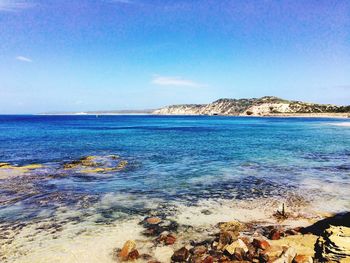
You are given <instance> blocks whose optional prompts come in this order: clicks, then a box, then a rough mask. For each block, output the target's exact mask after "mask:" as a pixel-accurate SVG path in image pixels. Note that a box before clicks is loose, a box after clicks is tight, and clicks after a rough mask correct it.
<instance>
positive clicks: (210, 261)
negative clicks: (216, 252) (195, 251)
mask: <svg viewBox="0 0 350 263" xmlns="http://www.w3.org/2000/svg"><path fill="white" fill-rule="evenodd" d="M213 262H214V258H213V257H212V256H207V257H206V258H205V259H203V260H202V263H213Z"/></svg>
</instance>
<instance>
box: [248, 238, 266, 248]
mask: <svg viewBox="0 0 350 263" xmlns="http://www.w3.org/2000/svg"><path fill="white" fill-rule="evenodd" d="M252 244H253V246H254V247H256V248H260V249H262V250H265V249H267V248H269V247H270V243H269V242H267V241H266V240H263V239H257V238H254V240H253V243H252Z"/></svg>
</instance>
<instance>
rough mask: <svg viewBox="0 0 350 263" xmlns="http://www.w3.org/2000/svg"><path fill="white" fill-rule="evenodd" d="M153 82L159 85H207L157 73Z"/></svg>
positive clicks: (195, 86) (197, 86)
mask: <svg viewBox="0 0 350 263" xmlns="http://www.w3.org/2000/svg"><path fill="white" fill-rule="evenodd" d="M152 84H155V85H159V86H178V87H193V88H199V87H205V86H206V85H204V84H201V83H198V82H195V81H192V80H189V79H184V78H181V77H166V76H159V75H155V76H153V79H152Z"/></svg>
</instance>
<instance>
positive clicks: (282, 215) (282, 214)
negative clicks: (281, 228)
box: [273, 203, 289, 220]
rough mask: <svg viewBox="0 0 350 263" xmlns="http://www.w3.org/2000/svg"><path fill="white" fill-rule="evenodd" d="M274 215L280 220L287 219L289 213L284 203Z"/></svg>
mask: <svg viewBox="0 0 350 263" xmlns="http://www.w3.org/2000/svg"><path fill="white" fill-rule="evenodd" d="M273 215H274V217H276V218H277V219H279V220H285V219H287V218H288V217H289V214H288V213H287V212H286V211H285V207H284V203H282V209H281V211H280V210H278V209H277V211H276V213H275V214H273Z"/></svg>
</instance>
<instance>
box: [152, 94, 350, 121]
mask: <svg viewBox="0 0 350 263" xmlns="http://www.w3.org/2000/svg"><path fill="white" fill-rule="evenodd" d="M348 113H350V106H337V105H331V104H316V103H307V102H301V101H290V100H284V99H281V98H277V97H273V96H266V97H262V98H251V99H219V100H216V101H214V102H212V103H209V104H182V105H172V106H167V107H164V108H161V109H157V110H155V111H153V114H160V115H235V116H278V115H282V116H284V115H293V114H296V115H311V114H316V115H317V114H325V115H327V114H339V115H342V116H347V114H348Z"/></svg>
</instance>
